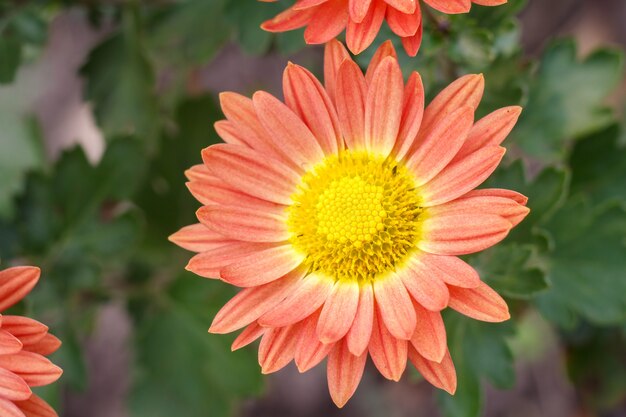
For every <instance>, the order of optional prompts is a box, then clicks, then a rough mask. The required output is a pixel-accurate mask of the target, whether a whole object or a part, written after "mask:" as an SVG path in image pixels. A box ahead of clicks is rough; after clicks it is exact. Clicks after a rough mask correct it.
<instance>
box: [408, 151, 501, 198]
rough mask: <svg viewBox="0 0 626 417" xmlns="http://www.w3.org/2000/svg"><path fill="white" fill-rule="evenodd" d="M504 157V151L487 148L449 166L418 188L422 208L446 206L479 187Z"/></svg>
mask: <svg viewBox="0 0 626 417" xmlns="http://www.w3.org/2000/svg"><path fill="white" fill-rule="evenodd" d="M504 153H505V149H504V148H501V147H499V146H489V147H487V148H483V149H481V150H479V151H476V152H474V153H472V154H470V155H469V156H467V157H466V158H463V159H461V160H459V161H454V162H452V163H451V164H450V165H448V166H447V167H445V168H444V169H443V171H441V172H440V173H439V175H437V176H436V177H435V178H433V179H432V180H431V181H429V182H428V183H426V184H424V185H423V186H422V187H421V190H420V193H421V194H422V196H423V202H422V205H423V206H425V207H432V206H436V205H439V204H443V203H447V202H448V201H451V200H454V199H455V198H457V197H460V196H462V195H463V194H465V193H467V192H469V191H471V190H472V189H474V188H475V187H477V186H479V185H480V184H482V182H483V181H485V180H486V179H487V177H489V175H491V174H492V173H493V171H495V169H496V168H497V167H498V164H499V163H500V161H501V160H502V157H503V156H504Z"/></svg>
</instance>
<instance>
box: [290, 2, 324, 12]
mask: <svg viewBox="0 0 626 417" xmlns="http://www.w3.org/2000/svg"><path fill="white" fill-rule="evenodd" d="M328 1H329V0H298V1H297V2H296V4H294V5H293V8H294V10H304V9H308V8H310V7H315V6H319V5H320V4H322V3H327V2H328Z"/></svg>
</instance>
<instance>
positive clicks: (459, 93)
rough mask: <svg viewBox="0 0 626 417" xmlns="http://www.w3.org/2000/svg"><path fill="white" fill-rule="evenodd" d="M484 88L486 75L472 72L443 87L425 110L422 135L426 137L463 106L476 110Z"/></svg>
mask: <svg viewBox="0 0 626 417" xmlns="http://www.w3.org/2000/svg"><path fill="white" fill-rule="evenodd" d="M484 88H485V79H484V77H483V76H482V75H473V74H470V75H465V76H463V77H461V78H459V79H458V80H456V81H454V82H453V83H452V84H450V85H449V86H447V87H446V88H445V89H443V90H442V91H441V92H440V93H439V94H438V95H437V97H435V99H434V100H433V101H432V102H431V103H430V104H429V105H428V107H426V110H425V111H424V120H423V121H422V128H421V131H420V137H421V138H423V137H426V136H427V135H428V134H430V131H431V130H432V129H434V128H435V127H436V126H437V125H438V124H439V122H441V121H442V120H443V119H445V118H446V116H448V114H450V113H453V112H455V111H456V110H458V109H459V108H461V107H462V106H470V107H472V108H473V109H474V110H475V109H476V108H477V107H478V105H479V104H480V99H481V98H482V96H483V90H484Z"/></svg>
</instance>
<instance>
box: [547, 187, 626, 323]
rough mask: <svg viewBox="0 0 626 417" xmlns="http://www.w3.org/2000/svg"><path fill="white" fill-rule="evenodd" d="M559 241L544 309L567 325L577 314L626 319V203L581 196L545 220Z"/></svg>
mask: <svg viewBox="0 0 626 417" xmlns="http://www.w3.org/2000/svg"><path fill="white" fill-rule="evenodd" d="M544 227H545V229H546V231H547V232H548V233H549V234H550V235H551V236H552V239H553V242H554V245H553V249H552V251H551V253H550V254H549V258H548V262H549V263H548V267H549V275H548V277H549V280H550V283H551V288H550V290H549V291H547V292H544V293H543V294H541V295H540V296H539V297H538V302H539V303H538V305H539V307H540V309H541V310H542V312H543V313H544V314H545V315H546V316H547V317H548V318H549V319H551V320H555V321H557V324H559V325H561V326H565V327H567V326H568V325H572V324H573V319H574V318H575V317H576V316H581V317H583V318H585V319H587V320H589V321H590V322H592V323H594V324H598V325H610V324H618V323H624V322H625V321H626V298H625V297H624V294H626V271H625V270H624V259H626V241H625V240H624V235H626V208H624V207H623V206H620V205H618V204H604V205H601V206H599V207H596V208H593V207H592V206H591V205H590V204H589V203H588V202H587V200H585V199H583V198H582V197H578V198H576V199H573V200H571V201H569V202H568V203H567V204H566V205H565V206H563V207H562V208H561V209H559V210H558V211H557V212H556V213H555V214H554V216H552V218H551V219H550V221H548V222H547V223H546V224H545V225H544Z"/></svg>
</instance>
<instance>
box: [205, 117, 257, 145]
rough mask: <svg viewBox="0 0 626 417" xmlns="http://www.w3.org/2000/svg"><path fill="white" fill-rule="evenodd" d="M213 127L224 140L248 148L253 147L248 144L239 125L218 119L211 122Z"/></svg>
mask: <svg viewBox="0 0 626 417" xmlns="http://www.w3.org/2000/svg"><path fill="white" fill-rule="evenodd" d="M213 127H214V128H215V131H216V132H217V134H218V135H219V136H220V137H221V138H222V140H223V141H224V142H226V143H230V144H232V145H240V146H247V147H249V148H252V147H253V146H251V145H250V144H249V140H247V139H246V136H245V135H244V134H242V131H241V129H238V127H239V126H237V124H235V123H233V122H231V121H230V120H219V121H217V122H215V123H214V124H213Z"/></svg>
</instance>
